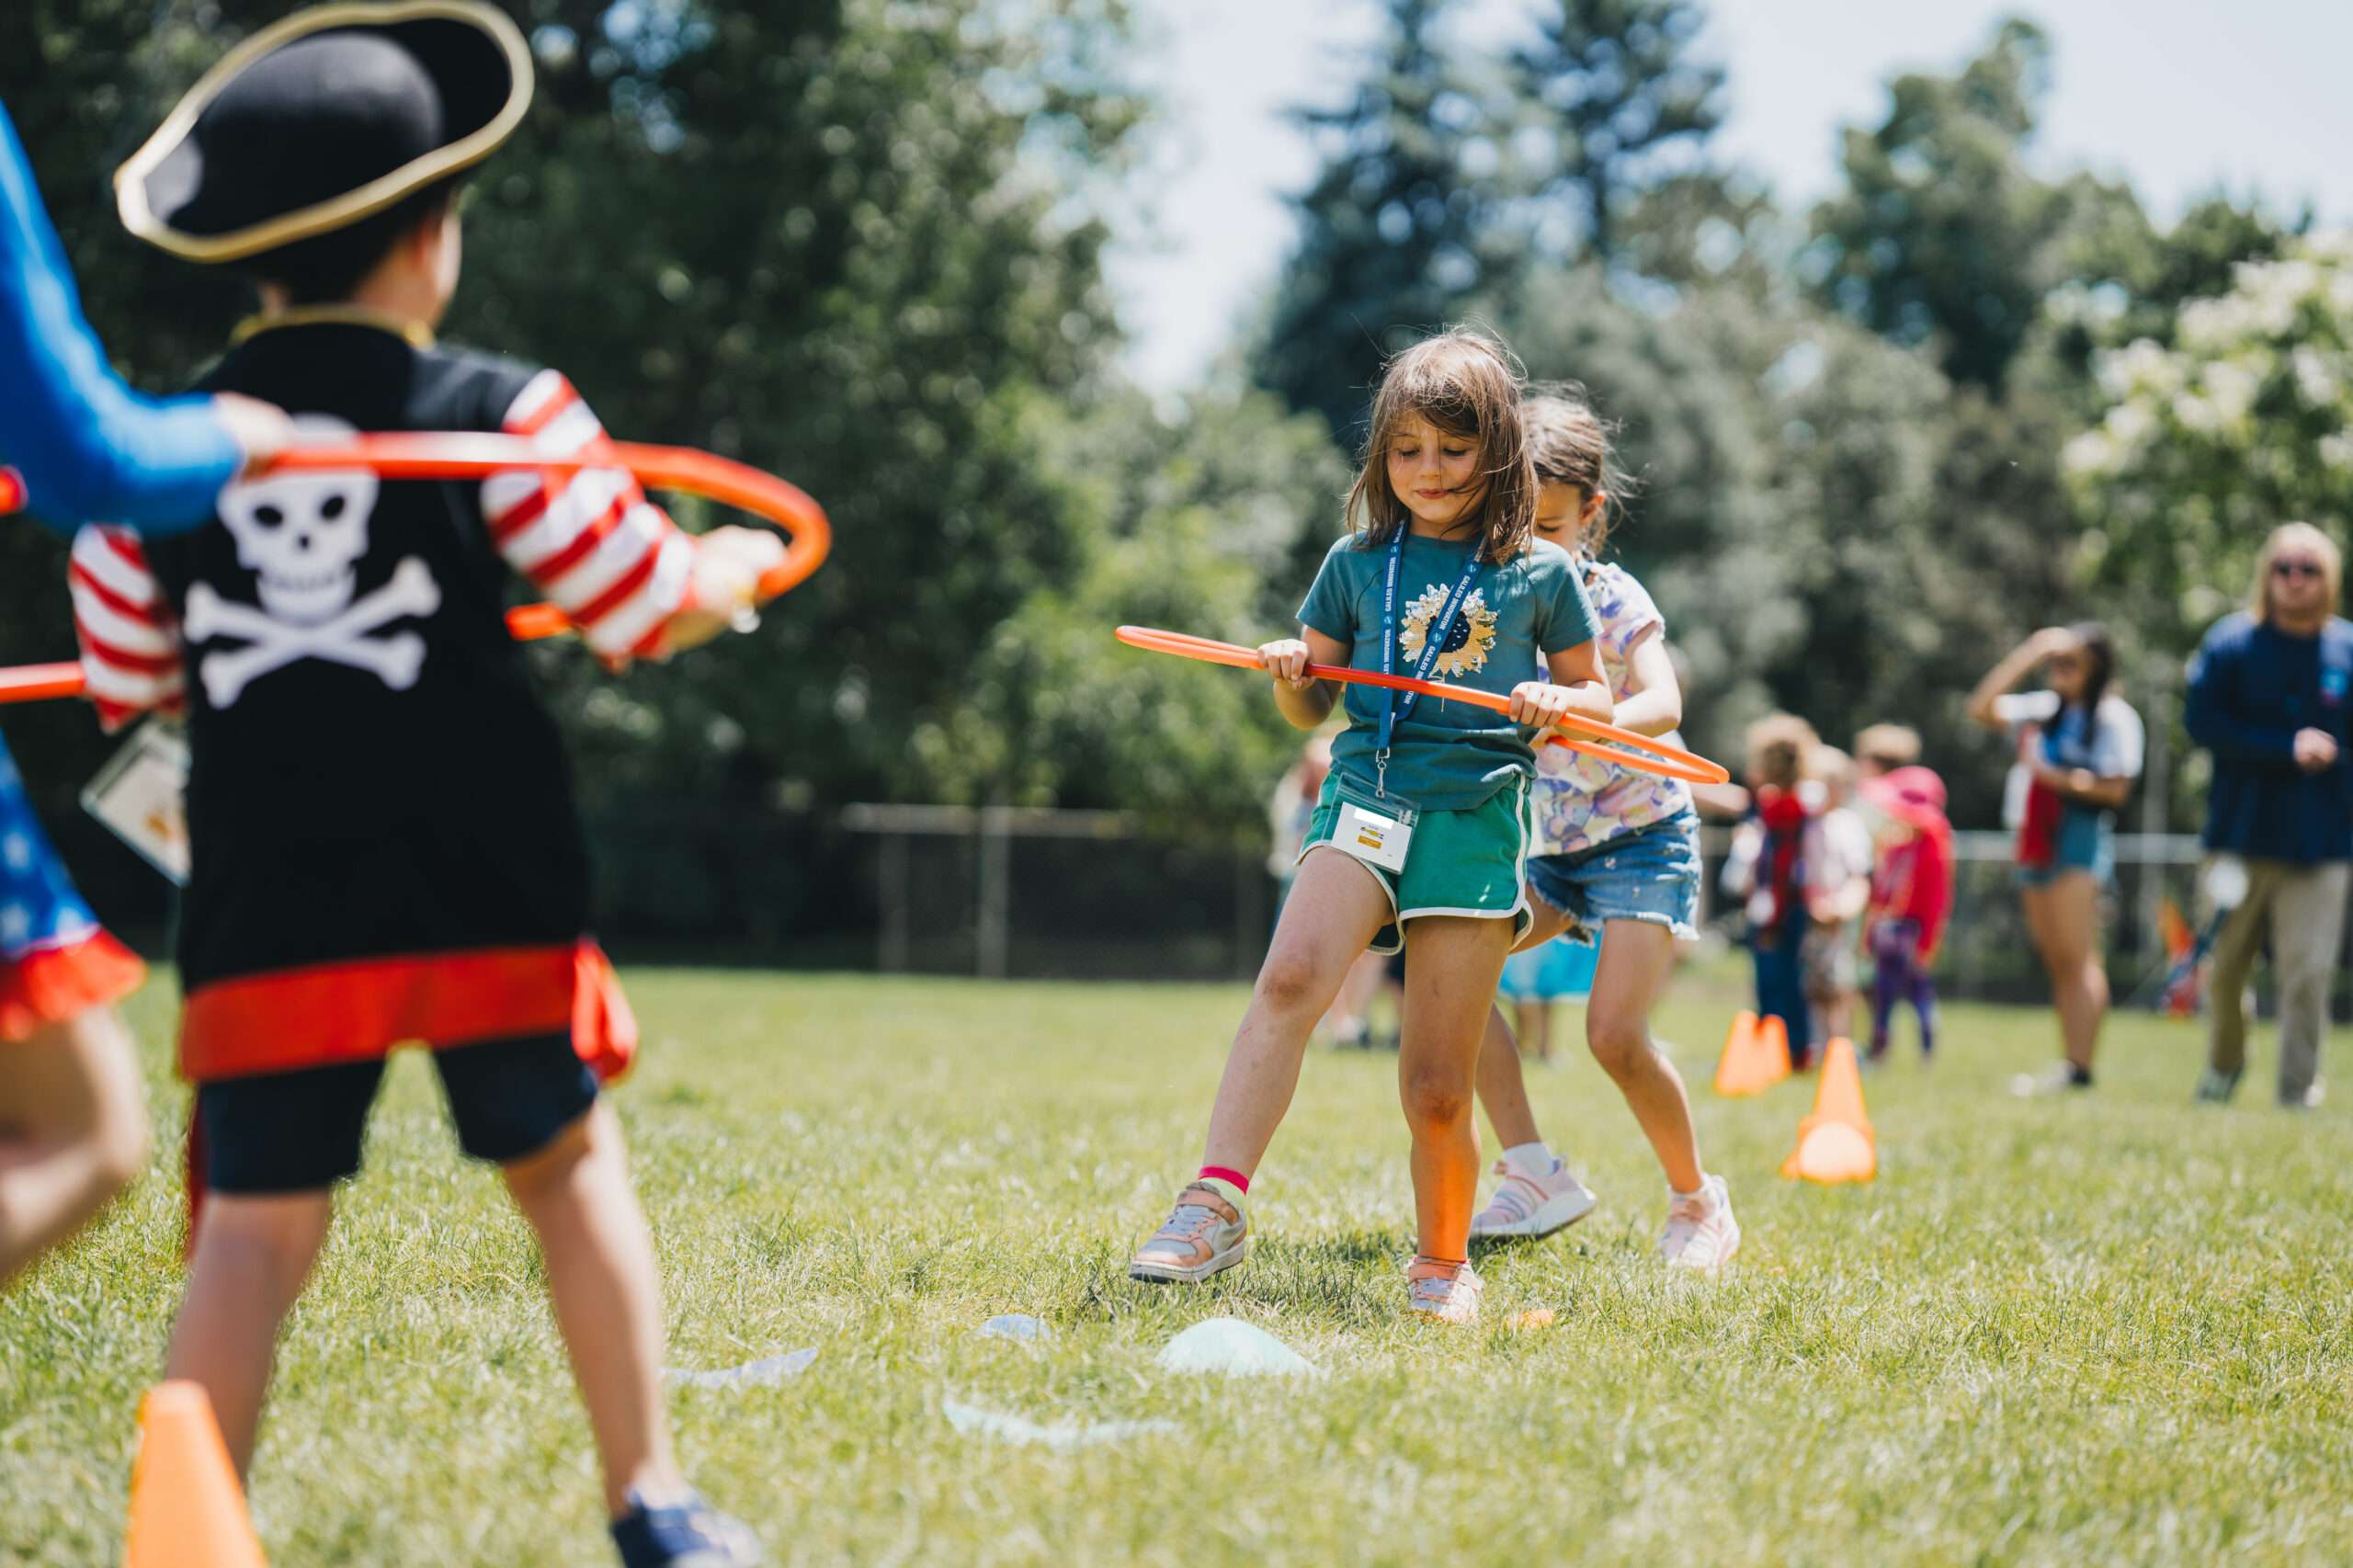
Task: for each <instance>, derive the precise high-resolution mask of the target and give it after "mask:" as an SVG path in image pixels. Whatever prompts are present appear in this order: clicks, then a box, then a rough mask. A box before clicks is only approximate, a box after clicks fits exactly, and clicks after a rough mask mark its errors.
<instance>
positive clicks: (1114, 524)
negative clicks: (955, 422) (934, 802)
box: [910, 392, 1347, 836]
mask: <svg viewBox="0 0 2353 1568" xmlns="http://www.w3.org/2000/svg"><path fill="white" fill-rule="evenodd" d="M1044 412H1045V411H1042V410H1041V413H1044ZM1039 437H1040V449H1041V451H1042V452H1043V453H1044V455H1045V459H1046V464H1045V467H1046V473H1047V480H1046V483H1049V484H1050V485H1052V486H1054V487H1057V488H1060V489H1063V490H1064V491H1066V492H1067V493H1068V494H1067V503H1068V505H1069V506H1071V507H1072V508H1073V509H1074V510H1075V511H1078V512H1080V513H1082V514H1084V515H1086V516H1087V517H1094V518H1100V519H1102V520H1103V523H1104V525H1105V526H1104V527H1102V528H1097V529H1094V530H1091V531H1090V532H1089V535H1088V538H1087V543H1086V549H1085V551H1084V554H1083V558H1082V560H1081V562H1080V564H1079V566H1078V568H1077V569H1076V570H1075V571H1074V572H1073V573H1072V574H1070V576H1069V577H1068V579H1067V580H1066V582H1065V583H1063V585H1059V586H1057V587H1055V588H1052V589H1051V590H1048V591H1045V592H1041V593H1039V594H1037V595H1034V596H1032V597H1030V598H1029V600H1028V601H1027V602H1026V603H1025V604H1024V605H1023V606H1022V607H1021V608H1020V609H1019V610H1018V611H1017V612H1016V613H1015V614H1014V615H1013V616H1011V617H1010V618H1008V619H1006V621H1005V622H1004V623H1003V624H1001V625H1000V626H998V627H997V628H996V630H995V633H994V634H993V635H992V636H991V637H990V638H989V640H988V642H987V643H986V645H985V646H984V647H983V648H982V649H981V650H979V651H978V653H977V656H976V657H975V658H974V659H973V661H972V666H971V668H970V670H969V672H968V674H967V676H966V677H965V678H966V681H967V685H968V688H969V700H968V701H967V702H966V703H965V704H963V705H962V706H961V707H959V708H957V709H956V710H953V711H952V712H949V713H946V714H943V715H942V716H941V717H940V718H939V719H938V721H937V722H927V723H926V724H923V725H921V726H919V727H918V728H917V729H916V731H915V733H914V734H913V736H912V737H911V738H910V739H911V743H912V747H913V750H914V751H915V755H916V756H918V758H920V759H921V761H922V762H923V764H924V766H925V767H926V771H927V772H928V773H929V774H930V775H931V777H932V778H934V779H935V780H936V781H938V783H939V785H940V787H941V789H942V790H943V794H942V796H941V798H943V799H948V800H958V801H1014V802H1017V803H1021V804H1060V805H1089V806H1124V807H1128V808H1131V809H1136V810H1142V811H1146V812H1152V813H1154V814H1155V815H1157V816H1159V817H1161V818H1163V819H1164V820H1165V821H1166V822H1167V823H1169V824H1174V825H1176V826H1178V827H1179V828H1180V829H1181V830H1182V831H1184V832H1185V833H1186V834H1187V835H1188V836H1189V835H1198V834H1199V833H1200V832H1202V831H1203V830H1204V829H1209V830H1211V831H1220V830H1230V829H1232V828H1235V827H1239V828H1241V829H1243V830H1244V831H1253V832H1254V831H1256V827H1257V824H1259V823H1260V822H1261V821H1263V807H1264V801H1265V796H1266V791H1267V788H1268V787H1269V785H1270V784H1271V782H1272V781H1273V779H1274V778H1275V777H1276V776H1277V775H1278V774H1279V773H1280V772H1281V770H1282V769H1283V767H1285V766H1287V765H1288V763H1289V762H1290V758H1291V756H1292V755H1293V754H1294V753H1295V752H1296V749H1297V747H1298V744H1299V742H1300V736H1299V733H1298V732H1296V731H1294V730H1292V729H1291V728H1290V725H1288V724H1286V723H1285V722H1283V721H1282V720H1281V719H1280V717H1279V715H1278V714H1277V712H1276V710H1275V707H1274V704H1273V703H1272V702H1271V701H1270V700H1269V699H1268V698H1267V683H1266V680H1265V679H1264V677H1262V676H1254V675H1249V674H1245V673H1244V672H1240V671H1233V670H1218V669H1213V668H1210V667H1208V666H1205V665H1198V664H1192V663H1188V662H1187V661H1183V660H1178V659H1174V658H1170V657H1168V656H1166V655H1165V654H1154V653H1142V652H1138V651H1135V650H1132V649H1129V648H1125V647H1122V646H1120V644H1118V643H1117V642H1113V641H1112V639H1111V635H1110V629H1111V628H1112V627H1114V626H1117V625H1120V624H1121V623H1125V622H1134V623H1138V624H1142V625H1147V626H1161V627H1168V628H1173V629H1176V630H1178V631H1192V632H1196V633H1199V634H1200V635H1203V636H1210V637H1216V638H1220V639H1222V640H1224V641H1228V642H1240V643H1243V644H1245V645H1256V643H1259V642H1265V641H1267V639H1269V638H1271V637H1278V636H1284V635H1289V634H1290V632H1291V631H1292V630H1293V628H1294V627H1295V626H1296V623H1297V615H1298V609H1299V603H1300V600H1301V599H1302V598H1303V597H1305V596H1306V591H1307V585H1308V583H1309V581H1310V580H1311V577H1312V565H1302V562H1301V560H1300V556H1301V554H1302V537H1303V538H1304V540H1305V541H1306V545H1305V548H1312V549H1313V553H1314V554H1315V555H1316V556H1317V557H1318V558H1319V559H1320V557H1321V555H1322V553H1323V551H1324V547H1325V546H1327V545H1328V544H1329V542H1330V540H1332V539H1333V538H1335V537H1336V536H1337V534H1338V531H1339V526H1340V525H1339V497H1340V493H1341V491H1342V489H1343V488H1344V487H1345V484H1346V482H1347V474H1346V472H1345V471H1344V469H1343V466H1342V464H1341V462H1340V460H1339V457H1338V454H1337V453H1336V451H1335V450H1334V449H1333V448H1332V445H1331V442H1330V441H1329V440H1328V439H1327V438H1326V437H1325V436H1324V431H1323V429H1322V426H1320V424H1319V423H1318V422H1317V421H1316V420H1315V419H1314V418H1313V417H1312V416H1309V415H1293V416H1286V415H1284V414H1283V413H1282V411H1281V407H1280V405H1279V403H1277V402H1276V401H1275V400H1274V399H1273V398H1272V397H1271V396H1269V395H1267V394H1266V393H1264V392H1247V393H1232V392H1204V393H1201V394H1199V395H1197V396H1196V397H1194V398H1193V399H1192V400H1190V401H1189V402H1188V403H1187V404H1186V405H1185V406H1184V408H1183V409H1182V410H1181V412H1178V413H1176V414H1174V415H1159V414H1155V413H1154V411H1153V409H1152V407H1151V405H1150V404H1149V403H1148V402H1147V401H1146V400H1145V399H1144V398H1143V397H1142V394H1140V393H1137V392H1121V393H1119V394H1117V395H1114V396H1111V397H1109V398H1108V399H1106V400H1105V401H1104V402H1103V403H1100V404H1099V405H1097V406H1096V407H1095V408H1093V409H1091V410H1089V412H1088V413H1087V414H1086V415H1085V416H1084V417H1082V418H1079V419H1076V420H1067V421H1066V420H1063V419H1062V418H1060V417H1059V416H1052V415H1049V417H1048V419H1047V421H1046V424H1045V426H1044V427H1043V428H1041V429H1040V431H1039ZM1302 517H1313V518H1315V519H1317V520H1318V521H1319V522H1320V523H1321V524H1322V525H1323V526H1320V527H1312V528H1308V529H1306V530H1302V528H1301V526H1300V520H1301V518H1302Z"/></svg>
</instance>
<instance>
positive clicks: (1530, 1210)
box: [1471, 1160, 1595, 1241]
mask: <svg viewBox="0 0 2353 1568" xmlns="http://www.w3.org/2000/svg"><path fill="white" fill-rule="evenodd" d="M1495 1175H1496V1176H1500V1177H1501V1178H1502V1181H1501V1183H1500V1184H1499V1185H1498V1186H1497V1187H1495V1196H1494V1197H1493V1198H1491V1199H1487V1206H1486V1207H1485V1208H1484V1209H1482V1210H1479V1211H1478V1212H1477V1213H1476V1214H1473V1215H1472V1216H1471V1239H1472V1241H1502V1240H1506V1239H1511V1240H1526V1241H1533V1240H1535V1239H1536V1238H1538V1237H1540V1236H1549V1235H1551V1234H1552V1233H1553V1232H1555V1231H1557V1230H1561V1229H1563V1227H1565V1226H1569V1225H1574V1224H1575V1223H1576V1222H1577V1221H1579V1220H1582V1219H1584V1218H1585V1217H1586V1215H1588V1214H1590V1213H1592V1212H1593V1206H1594V1202H1595V1199H1594V1196H1593V1193H1592V1191H1591V1190H1590V1189H1588V1188H1587V1187H1586V1185H1585V1183H1583V1182H1581V1181H1579V1180H1577V1178H1576V1177H1574V1176H1571V1175H1570V1174H1569V1167H1568V1166H1567V1165H1565V1164H1564V1163H1563V1162H1562V1161H1560V1160H1554V1161H1553V1162H1552V1170H1551V1171H1550V1172H1549V1173H1547V1174H1545V1175H1542V1176H1531V1175H1530V1174H1529V1173H1528V1172H1526V1171H1524V1170H1521V1169H1520V1168H1519V1167H1518V1165H1513V1164H1512V1163H1511V1162H1510V1161H1508V1160H1497V1161H1496V1162H1495Z"/></svg>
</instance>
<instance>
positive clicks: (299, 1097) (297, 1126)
mask: <svg viewBox="0 0 2353 1568" xmlns="http://www.w3.org/2000/svg"><path fill="white" fill-rule="evenodd" d="M433 1065H434V1069H435V1071H437V1072H438V1073H439V1074H441V1091H442V1093H443V1095H444V1096H447V1097H448V1099H449V1119H451V1120H452V1121H454V1122H456V1123H457V1127H458V1146H459V1147H460V1149H463V1150H464V1151H465V1152H466V1153H469V1154H471V1155H472V1156H473V1157H474V1158H475V1159H477V1160H489V1161H492V1162H494V1163H495V1164H501V1165H504V1164H506V1162H508V1161H511V1160H519V1159H522V1158H524V1157H525V1156H527V1155H530V1154H536V1153H539V1152H540V1150H541V1149H544V1148H546V1147H547V1146H548V1145H549V1144H550V1143H551V1142H554V1140H555V1136H556V1134H557V1133H559V1132H561V1131H563V1130H564V1129H565V1128H566V1127H569V1126H570V1125H572V1123H573V1122H574V1121H575V1120H577V1119H579V1118H580V1116H581V1114H582V1113H583V1112H585V1111H586V1110H587V1109H588V1108H589V1107H590V1106H592V1105H594V1104H596V1102H597V1079H596V1075H595V1074H592V1073H590V1072H589V1071H588V1069H587V1067H586V1065H585V1064H584V1063H583V1062H581V1060H580V1056H579V1053H578V1052H577V1051H574V1048H573V1044H572V1037H571V1035H570V1034H568V1033H563V1034H552V1035H538V1036H533V1037H531V1038H529V1039H524V1040H484V1041H483V1042H482V1043H481V1044H478V1045H460V1046H452V1047H450V1048H449V1049H448V1050H446V1051H435V1052H434V1053H433ZM383 1081H384V1062H383V1061H382V1060H381V1059H379V1060H377V1061H373V1062H340V1063H337V1064H336V1065H335V1066H332V1067H312V1068H306V1069H305V1070H303V1071H301V1072H299V1073H263V1074H256V1075H255V1076H253V1077H250V1078H224V1079H222V1080H220V1081H218V1082H216V1083H210V1084H205V1085H199V1087H198V1089H197V1093H196V1112H197V1119H198V1120H199V1123H200V1124H201V1126H202V1131H203V1137H204V1167H205V1168H204V1179H205V1181H206V1183H207V1184H208V1185H209V1186H210V1187H211V1188H212V1190H213V1191H215V1192H244V1193H270V1192H313V1191H316V1190H318V1189H319V1188H322V1187H331V1186H333V1185H334V1184H335V1183H336V1182H338V1181H340V1180H342V1179H343V1178H344V1177H346V1176H357V1175H358V1172H359V1141H360V1135H361V1133H362V1132H364V1131H366V1129H367V1126H368V1108H369V1106H370V1105H372V1104H373V1103H374V1102H375V1099H376V1087H377V1085H380V1084H381V1083H382V1082H383Z"/></svg>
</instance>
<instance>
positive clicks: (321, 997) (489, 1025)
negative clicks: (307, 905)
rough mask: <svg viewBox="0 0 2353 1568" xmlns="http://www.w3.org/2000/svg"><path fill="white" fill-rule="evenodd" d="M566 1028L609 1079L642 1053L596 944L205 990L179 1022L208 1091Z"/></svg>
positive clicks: (331, 969)
mask: <svg viewBox="0 0 2353 1568" xmlns="http://www.w3.org/2000/svg"><path fill="white" fill-rule="evenodd" d="M561 1029H569V1030H570V1031H571V1032H572V1040H573V1045H574V1049H576V1050H577V1051H579V1052H580V1059H581V1060H582V1061H584V1062H587V1063H588V1064H589V1066H590V1067H592V1068H594V1069H595V1070H596V1073H597V1076H598V1077H599V1078H601V1079H607V1080H609V1079H612V1078H615V1077H618V1076H620V1074H622V1073H624V1072H626V1071H627V1070H628V1068H629V1064H630V1062H631V1060H632V1059H633V1058H634V1057H635V1055H636V1053H637V1020H636V1018H635V1017H633V1016H632V1015H631V1012H630V1007H629V1002H628V999H627V998H626V997H624V996H623V995H622V994H621V989H620V982H619V981H618V980H617V979H616V978H615V977H614V974H613V971H612V965H611V964H610V963H609V962H608V961H607V960H606V958H605V954H604V950H603V949H600V948H598V947H597V944H596V943H594V942H590V941H582V942H579V943H577V944H564V945H551V946H547V947H529V948H495V949H484V950H479V951H470V952H446V953H418V954H413V955H405V956H401V957H393V958H372V959H355V960H351V961H349V962H345V963H327V964H313V965H311V966H308V967H306V968H302V969H290V970H277V971H271V972H269V973H267V974H256V975H246V976H243V977H241V978H239V979H235V980H223V981H217V982H215V983H212V984H210V985H206V986H202V987H199V989H198V990H196V991H195V992H193V993H191V994H189V996H188V1001H187V1004H186V1006H185V1007H184V1008H183V1010H182V1013H181V1016H180V1073H181V1074H182V1075H183V1076H185V1077H187V1078H188V1079H189V1080H190V1081H191V1082H194V1083H199V1084H204V1083H210V1082H212V1081H214V1080H216V1079H221V1078H242V1077H247V1076H250V1075H252V1074H258V1073H291V1072H298V1071H300V1070H301V1069H303V1068H306V1067H326V1066H332V1065H334V1064H335V1063H337V1062H360V1061H370V1060H373V1059H375V1058H377V1057H381V1056H383V1055H385V1054H387V1053H388V1052H390V1051H392V1049H393V1048H394V1047H395V1046H400V1045H406V1044H410V1043H412V1042H414V1043H421V1044H425V1045H427V1046H431V1047H433V1048H436V1049H439V1048H442V1047H447V1046H453V1045H471V1044H474V1043H477V1042H479V1041H483V1040H507V1039H513V1038H517V1037H520V1036H529V1035H543V1034H553V1033H555V1032H556V1031H558V1030H561Z"/></svg>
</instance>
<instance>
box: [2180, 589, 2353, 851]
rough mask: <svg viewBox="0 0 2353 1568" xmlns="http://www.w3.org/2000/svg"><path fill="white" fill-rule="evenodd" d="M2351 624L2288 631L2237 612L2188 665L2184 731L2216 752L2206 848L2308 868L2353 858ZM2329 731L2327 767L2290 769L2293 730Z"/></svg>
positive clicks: (2208, 635)
mask: <svg viewBox="0 0 2353 1568" xmlns="http://www.w3.org/2000/svg"><path fill="white" fill-rule="evenodd" d="M2348 687H2353V623H2347V621H2344V620H2341V619H2336V618H2335V617H2331V618H2330V619H2329V621H2328V624H2327V625H2326V626H2325V627H2324V628H2323V629H2322V631H2321V632H2320V634H2319V635H2318V636H2316V637H2290V636H2286V635H2284V634H2282V633H2280V632H2279V631H2274V630H2273V629H2272V628H2270V627H2268V626H2266V625H2264V624H2262V623H2261V622H2259V621H2257V620H2256V619H2255V618H2254V617H2253V616H2251V615H2248V614H2246V613H2245V611H2241V612H2239V613H2238V614H2236V615H2232V616H2227V617H2225V618H2224V619H2222V620H2221V621H2219V622H2218V623H2216V625H2215V626H2214V628H2213V630H2212V631H2209V632H2207V633H2206V641H2205V642H2203V643H2201V644H2200V647H2199V650H2198V654H2197V657H2195V658H2193V659H2192V660H2190V662H2189V703H2188V713H2187V715H2186V718H2187V722H2188V728H2189V735H2190V738H2191V739H2192V740H2194V741H2196V742H2197V743H2198V744H2200V745H2202V746H2204V747H2205V748H2206V749H2207V750H2209V751H2211V752H2212V753H2213V755H2214V783H2213V788H2212V790H2211V793H2210V795H2209V797H2208V801H2207V807H2206V845H2207V847H2208V848H2210V849H2218V850H2228V851H2231V852H2233V853H2235V854H2240V855H2249V856H2255V857H2258V858H2263V859H2268V860H2290V861H2294V862H2296V863H2298V864H2302V865H2310V864H2312V863H2313V862H2316V861H2321V860H2344V859H2353V755H2348V754H2353V736H2348V733H2347V715H2348V710H2353V702H2348ZM2304 729H2313V730H2325V731H2326V732H2327V733H2329V734H2331V735H2333V736H2335V737H2336V744H2337V757H2336V765H2335V766H2334V767H2327V768H2325V769H2323V770H2322V771H2320V772H2318V773H2306V772H2305V771H2304V770H2303V769H2302V768H2300V767H2297V766H2296V760H2295V737H2296V732H2297V731H2299V730H2304Z"/></svg>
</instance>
